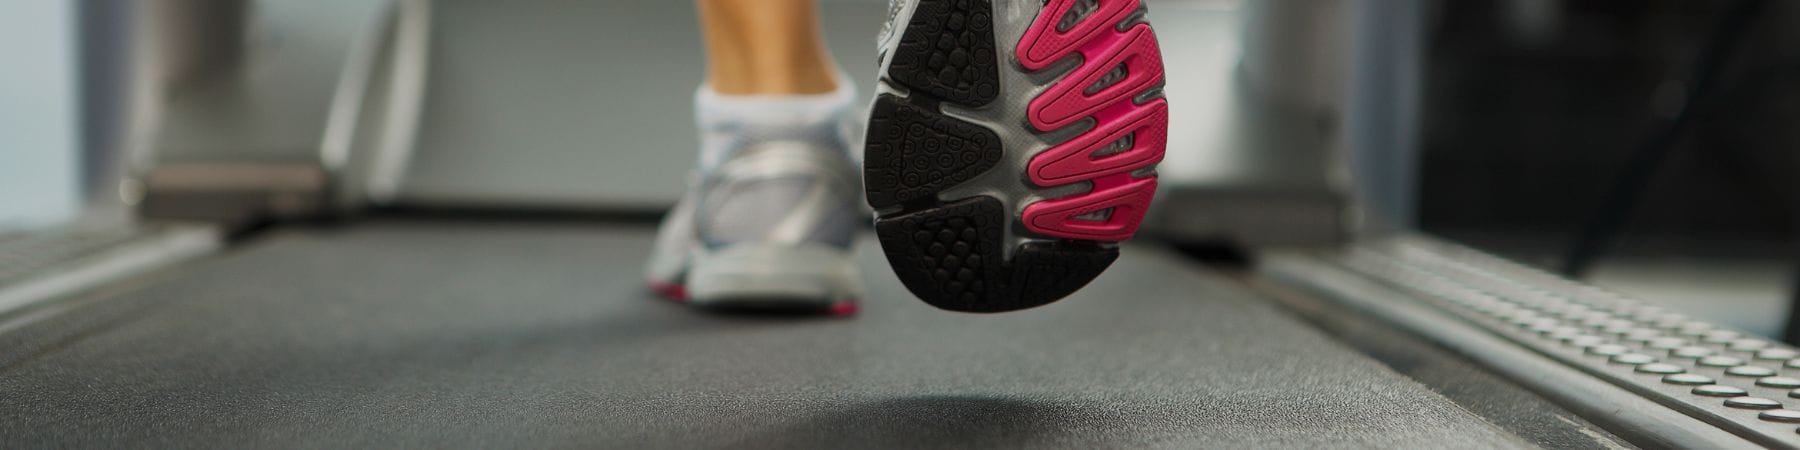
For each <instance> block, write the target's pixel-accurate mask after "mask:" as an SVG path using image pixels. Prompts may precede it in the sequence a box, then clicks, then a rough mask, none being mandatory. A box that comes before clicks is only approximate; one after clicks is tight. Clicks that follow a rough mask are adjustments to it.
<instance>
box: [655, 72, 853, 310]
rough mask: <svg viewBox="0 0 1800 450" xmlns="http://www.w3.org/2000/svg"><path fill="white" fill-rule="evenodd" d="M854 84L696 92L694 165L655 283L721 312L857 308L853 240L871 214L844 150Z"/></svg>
mask: <svg viewBox="0 0 1800 450" xmlns="http://www.w3.org/2000/svg"><path fill="white" fill-rule="evenodd" d="M839 79H840V80H842V79H843V77H839ZM854 91H855V89H854V88H852V87H850V86H849V83H848V81H840V87H839V89H838V90H837V91H836V92H832V93H829V94H821V95H803V96H725V95H719V94H716V93H714V92H712V91H711V90H710V89H708V88H705V87H703V88H701V89H700V92H699V93H698V94H696V96H695V106H696V108H695V111H696V115H697V116H698V122H699V125H700V130H701V155H700V163H699V167H698V168H697V169H695V171H694V173H692V174H691V175H690V177H689V183H688V192H687V195H685V196H684V197H683V198H682V199H681V201H680V203H677V204H676V206H675V208H674V209H673V210H672V211H670V213H669V215H668V217H667V218H665V219H664V220H663V224H662V228H661V230H660V231H659V232H658V235H657V238H656V248H655V250H654V253H653V254H652V255H651V258H650V263H649V267H648V270H647V273H646V275H647V277H648V279H649V283H650V288H651V290H652V291H654V292H656V293H658V294H660V295H662V296H664V297H667V298H669V299H671V300H676V301H681V302H686V303H689V304H692V305H695V306H701V307H709V308H717V309H726V310H780V311H803V312H811V311H816V312H823V313H829V314H834V315H848V314H852V313H854V312H855V310H856V300H857V299H858V298H860V297H861V296H862V292H863V288H862V276H861V274H860V273H859V272H858V271H857V269H856V264H855V261H854V260H852V258H851V245H852V243H853V242H854V240H855V237H856V232H857V230H858V228H859V226H860V225H861V223H862V222H863V221H865V220H867V218H866V217H864V215H863V212H862V211H863V210H862V207H861V199H860V198H859V192H860V188H861V183H860V180H859V177H858V170H857V164H856V162H855V161H854V160H853V158H852V154H851V153H850V152H851V150H850V147H851V143H852V142H854V140H855V126H856V123H855V122H854V120H853V119H852V118H853V117H854V114H851V113H850V108H851V107H852V106H853V105H852V103H851V102H852V101H853V100H854V94H853V93H854Z"/></svg>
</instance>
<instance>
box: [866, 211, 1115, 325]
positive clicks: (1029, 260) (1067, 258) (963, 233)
mask: <svg viewBox="0 0 1800 450" xmlns="http://www.w3.org/2000/svg"><path fill="white" fill-rule="evenodd" d="M1006 224H1007V214H1006V211H1005V209H1004V208H1003V207H1002V206H1001V204H1000V201H999V200H996V199H993V198H990V197H975V198H970V199H965V200H961V201H957V202H954V203H948V204H943V205H941V206H937V207H934V208H930V209H925V210H920V211H915V212H908V213H902V214H899V215H896V216H894V217H890V218H883V219H879V220H877V221H876V222H875V233H876V236H877V237H878V238H879V239H880V240H881V248H882V249H883V250H884V251H885V253H886V254H887V259H888V264H890V265H892V266H893V268H894V272H895V273H896V274H898V275H899V277H900V281H901V283H903V284H905V285H906V289H907V290H909V291H912V293H913V295H916V296H918V297H919V298H920V299H922V300H925V302H926V303H929V304H931V305H932V306H936V307H938V308H943V309H947V310H951V311H963V312H1002V311H1013V310H1019V309H1025V308H1031V307H1035V306H1040V305H1043V304H1046V303H1050V302H1053V301H1056V300H1058V299H1061V298H1063V297H1066V296H1068V295H1069V294H1070V293H1073V292H1075V290H1076V289H1080V288H1081V287H1082V286H1085V285H1087V283H1088V282H1089V281H1092V280H1093V279H1094V277H1096V276H1099V275H1100V272H1102V271H1105V270H1106V267H1107V266H1108V265H1111V264H1112V262H1113V260H1114V259H1117V258H1118V257H1119V252H1118V249H1117V248H1103V247H1099V246H1095V245H1084V244H1074V243H1061V242H1032V243H1027V244H1024V245H1022V246H1020V247H1019V249H1018V250H1017V251H1016V252H1014V253H1013V259H1012V261H1010V262H1009V261H1005V260H1003V258H1002V256H1001V249H1000V244H1001V243H1002V242H1003V241H1002V238H1003V236H1004V235H1005V233H1004V230H1005V227H1006V226H1007V225H1006Z"/></svg>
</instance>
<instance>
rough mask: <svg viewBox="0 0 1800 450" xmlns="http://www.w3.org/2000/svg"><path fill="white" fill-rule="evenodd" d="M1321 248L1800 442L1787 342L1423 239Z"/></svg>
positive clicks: (1668, 393) (1537, 342)
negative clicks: (1334, 250)
mask: <svg viewBox="0 0 1800 450" xmlns="http://www.w3.org/2000/svg"><path fill="white" fill-rule="evenodd" d="M1328 259H1332V260H1334V261H1335V262H1337V263H1338V264H1341V265H1343V266H1344V267H1347V268H1349V269H1350V270H1352V271H1355V272H1357V273H1360V274H1362V275H1364V276H1367V277H1369V278H1372V279H1375V280H1379V281H1381V282H1383V283H1386V284H1388V285H1391V286H1394V287H1398V288H1401V289H1402V290H1404V291H1409V292H1411V293H1413V294H1416V297H1417V298H1420V299H1422V300H1424V301H1426V302H1428V303H1431V304H1432V305H1434V306H1436V307H1438V308H1441V309H1443V310H1445V311H1447V312H1450V313H1452V314H1454V315H1456V316H1459V317H1461V318H1462V319H1464V320H1467V321H1469V322H1472V323H1474V324H1476V325H1479V326H1481V327H1482V328H1484V329H1486V330H1487V331H1489V332H1491V333H1493V334H1496V335H1499V336H1501V337H1504V338H1507V339H1508V340H1511V341H1513V342H1516V343H1518V344H1520V345H1523V346H1525V347H1527V348H1530V349H1531V350H1533V351H1536V352H1538V353H1541V354H1544V355H1547V356H1550V357H1552V358H1554V359H1557V360H1559V361H1561V362H1563V363H1565V364H1568V365H1570V366H1572V367H1575V368H1577V369H1580V370H1582V371H1584V372H1587V373H1590V374H1593V375H1595V376H1598V377H1600V378H1602V379H1605V380H1607V381H1609V382H1611V383H1613V384H1615V385H1618V386H1620V387H1623V388H1626V389H1629V390H1631V391H1633V392H1636V393H1638V394H1640V395H1643V396H1645V397H1646V398H1649V399H1651V400H1654V401H1656V402H1658V403H1661V404H1663V405H1666V406H1669V407H1670V408H1672V409H1675V410H1678V411H1681V412H1683V413H1686V414H1688V415H1690V416H1693V417H1695V418H1697V419H1700V420H1703V421H1706V422H1707V423H1711V424H1713V425H1715V426H1718V427H1720V428H1722V429H1725V430H1727V431H1730V432H1732V433H1735V434H1738V435H1740V436H1744V437H1745V438H1747V439H1751V440H1753V441H1756V442H1758V443H1760V444H1762V445H1769V446H1780V447H1800V434H1797V433H1796V428H1797V427H1800V411H1797V410H1800V390H1797V389H1800V359H1796V358H1800V352H1796V351H1795V350H1794V349H1793V348H1791V347H1787V346H1785V345H1782V344H1778V343H1774V342H1770V341H1768V340H1764V339H1760V338H1756V337H1751V336H1748V335H1747V334H1745V333H1743V332H1740V331H1736V330H1729V329H1725V328H1724V327H1720V326H1717V325H1714V324H1710V323H1707V322H1704V321H1699V320H1694V319H1692V318H1690V317H1688V316H1686V315H1683V314H1680V313H1676V312H1672V311H1669V310H1666V309H1664V308H1661V307H1658V306H1655V305H1650V304H1646V303H1644V302H1641V301H1638V300H1635V299H1631V298H1628V297H1626V296H1623V295H1620V294H1618V293H1615V292H1611V291H1607V290H1605V289H1601V288H1598V287H1594V286H1590V285H1585V284H1581V283H1578V282H1574V281H1570V280H1566V279H1563V278H1561V277H1558V276H1555V275H1552V274H1549V273H1546V272H1542V271H1538V270H1535V269H1531V268H1529V267H1525V266H1522V265H1519V264H1515V263H1511V262H1508V261H1505V260H1503V259H1500V258H1497V257H1494V256H1491V255H1487V254H1485V253H1481V252H1479V251H1476V250H1473V249H1469V248H1466V247H1461V246H1457V245H1454V244H1449V243H1445V242H1441V241H1436V240H1432V239H1428V238H1420V237H1403V238H1395V239H1391V240H1385V241H1378V242H1374V243H1369V244H1363V245H1359V246H1355V247H1352V248H1350V249H1348V250H1346V251H1343V252H1341V253H1338V254H1334V255H1331V256H1328ZM1788 406H1794V407H1795V409H1786V408H1785V407H1788Z"/></svg>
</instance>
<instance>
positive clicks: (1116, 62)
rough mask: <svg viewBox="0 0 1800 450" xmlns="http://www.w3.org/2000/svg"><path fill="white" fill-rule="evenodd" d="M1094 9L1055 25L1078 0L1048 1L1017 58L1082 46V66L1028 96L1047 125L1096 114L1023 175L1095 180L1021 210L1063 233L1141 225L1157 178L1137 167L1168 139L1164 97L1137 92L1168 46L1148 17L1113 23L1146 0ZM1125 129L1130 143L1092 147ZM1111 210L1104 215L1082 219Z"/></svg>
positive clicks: (1038, 180) (1044, 61) (1046, 182)
mask: <svg viewBox="0 0 1800 450" xmlns="http://www.w3.org/2000/svg"><path fill="white" fill-rule="evenodd" d="M1099 1H1100V4H1099V5H1098V8H1096V9H1095V10H1094V11H1093V12H1092V13H1090V14H1089V16H1088V17H1086V18H1084V19H1082V20H1081V21H1080V22H1077V23H1076V24H1075V25H1074V26H1072V27H1070V28H1069V30H1068V31H1062V32H1059V31H1056V24H1057V23H1058V22H1060V21H1062V18H1063V16H1064V15H1066V14H1068V13H1069V10H1070V9H1071V8H1072V7H1073V6H1074V2H1075V0H1051V1H1050V2H1049V3H1048V4H1046V5H1045V6H1044V10H1043V11H1044V13H1042V14H1040V15H1039V16H1038V18H1037V20H1036V21H1034V22H1033V23H1032V25H1031V28H1030V29H1027V30H1026V31H1025V36H1024V37H1022V38H1021V39H1020V40H1019V44H1018V47H1017V49H1018V50H1017V52H1016V53H1017V56H1018V59H1019V64H1020V65H1022V66H1024V67H1025V68H1027V69H1030V70H1040V69H1043V68H1046V67H1049V66H1050V64H1052V63H1054V62H1056V61H1057V60H1059V59H1062V58H1063V57H1065V56H1068V55H1069V54H1070V53H1075V52H1079V53H1081V56H1082V63H1081V66H1080V67H1077V68H1075V70H1074V71H1072V72H1070V73H1069V74H1068V75H1066V76H1064V77H1063V79H1062V80H1059V81H1057V82H1056V83H1055V84H1053V85H1051V86H1050V89H1048V90H1046V91H1044V93H1043V94H1040V95H1038V97H1037V98H1034V99H1032V100H1031V104H1030V105H1028V106H1027V109H1026V117H1027V120H1028V121H1029V122H1031V125H1032V126H1033V127H1035V128H1037V129H1038V130H1040V131H1050V130H1056V129H1060V128H1063V127H1067V126H1070V125H1073V124H1075V123H1078V122H1080V121H1082V120H1084V119H1087V118H1088V117H1093V118H1094V128H1093V129H1091V130H1088V131H1087V132H1084V133H1082V134H1081V135H1080V136H1076V137H1075V138H1073V139H1070V140H1069V141H1068V142H1064V143H1062V144H1061V145H1057V146H1056V147H1052V148H1051V149H1049V150H1045V151H1044V152H1042V153H1039V154H1038V155H1036V156H1033V157H1032V158H1031V161H1030V162H1029V163H1028V164H1027V166H1026V175H1027V177H1028V178H1030V179H1031V182H1032V183H1035V184H1037V185H1038V186H1044V187H1049V186H1056V185H1066V184H1071V183H1079V182H1082V181H1090V182H1092V184H1093V188H1092V189H1091V190H1089V191H1088V192H1085V193H1081V194H1075V195H1070V196H1067V197H1061V198H1054V199H1049V200H1041V201H1038V202H1034V203H1032V204H1029V205H1026V206H1025V210H1024V212H1022V213H1021V214H1020V215H1021V217H1020V218H1021V219H1022V221H1023V222H1024V224H1025V228H1026V229H1027V230H1030V231H1031V232H1034V233H1038V234H1042V235H1046V236H1054V237H1059V238H1065V239H1078V240H1091V241H1123V240H1126V239H1130V238H1131V236H1132V235H1133V234H1136V233H1137V229H1138V226H1139V225H1140V224H1141V223H1142V222H1143V220H1144V213H1145V212H1146V210H1148V209H1149V206H1150V200H1151V198H1152V197H1154V196H1155V195H1156V177H1155V175H1151V176H1148V177H1144V178H1136V177H1133V176H1132V175H1131V174H1132V172H1135V171H1138V170H1140V169H1143V168H1146V167H1150V166H1153V165H1155V164H1156V163H1157V162H1159V161H1162V157H1163V149H1164V147H1166V146H1167V145H1168V134H1169V107H1168V102H1167V101H1165V100H1163V99H1156V100H1152V101H1150V102H1148V103H1145V104H1142V105H1139V104H1135V103H1134V99H1135V98H1136V97H1137V96H1139V95H1142V94H1143V93H1144V92H1145V91H1146V90H1148V89H1150V87H1152V86H1155V85H1156V84H1157V83H1161V82H1162V79H1163V64H1162V51H1161V49H1159V48H1158V47H1157V44H1156V34H1155V33H1154V32H1152V31H1151V30H1150V26H1149V25H1146V24H1136V25H1132V26H1131V27H1130V28H1128V29H1126V30H1125V31H1123V32H1121V31H1117V29H1116V28H1115V24H1117V23H1119V21H1121V20H1124V19H1125V17H1127V16H1128V15H1129V14H1131V12H1132V11H1136V10H1137V8H1138V4H1139V0H1119V1H1112V0H1099ZM1121 65H1123V66H1124V67H1125V77H1124V78H1123V79H1120V80H1117V81H1116V82H1114V83H1112V84H1111V85H1108V86H1106V87H1104V88H1101V89H1100V90H1098V91H1096V92H1093V93H1089V92H1087V91H1088V89H1090V88H1091V87H1093V86H1094V85H1095V84H1096V83H1098V82H1099V81H1100V80H1101V79H1103V78H1105V77H1106V76H1107V74H1108V73H1110V72H1112V71H1113V70H1114V69H1115V68H1117V67H1119V66H1121ZM1127 136H1130V137H1131V139H1132V140H1131V147H1130V148H1127V149H1125V150H1123V151H1120V152H1117V153H1111V154H1107V155H1103V156H1095V155H1094V152H1096V151H1100V150H1103V149H1106V148H1108V147H1109V146H1111V145H1112V144H1113V143H1116V142H1118V141H1119V140H1120V139H1123V138H1125V137H1127ZM1103 210H1111V211H1110V213H1109V214H1107V215H1106V218H1105V219H1101V220H1091V219H1083V218H1079V217H1081V216H1083V215H1088V214H1092V213H1096V212H1099V211H1103Z"/></svg>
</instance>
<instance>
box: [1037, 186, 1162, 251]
mask: <svg viewBox="0 0 1800 450" xmlns="http://www.w3.org/2000/svg"><path fill="white" fill-rule="evenodd" d="M1155 195H1156V179H1155V178H1131V176H1130V175H1125V174H1120V175H1113V176H1109V177H1106V178H1105V179H1101V180H1094V190H1093V191H1091V192H1088V193H1085V194H1081V195H1075V196H1069V197H1063V198H1056V199H1050V200H1044V201H1040V202H1036V203H1032V204H1030V205H1027V206H1026V207H1025V212H1024V214H1023V215H1022V217H1023V219H1024V220H1025V227H1026V228H1027V229H1030V230H1031V231H1033V232H1036V233H1039V234H1044V235H1047V236H1056V237H1060V238H1067V239H1081V240H1090V241H1113V242H1116V241H1123V240H1126V239H1131V235H1133V234H1136V233H1137V229H1138V225H1139V224H1141V223H1142V222H1143V221H1144V212H1145V211H1146V210H1148V209H1149V208H1150V199H1151V198H1152V197H1153V196H1155ZM1107 208H1112V214H1111V215H1108V216H1107V218H1106V220H1098V221H1096V220H1086V219H1077V218H1076V216H1080V215H1082V214H1088V213H1092V212H1095V211H1100V210H1103V209H1107Z"/></svg>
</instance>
